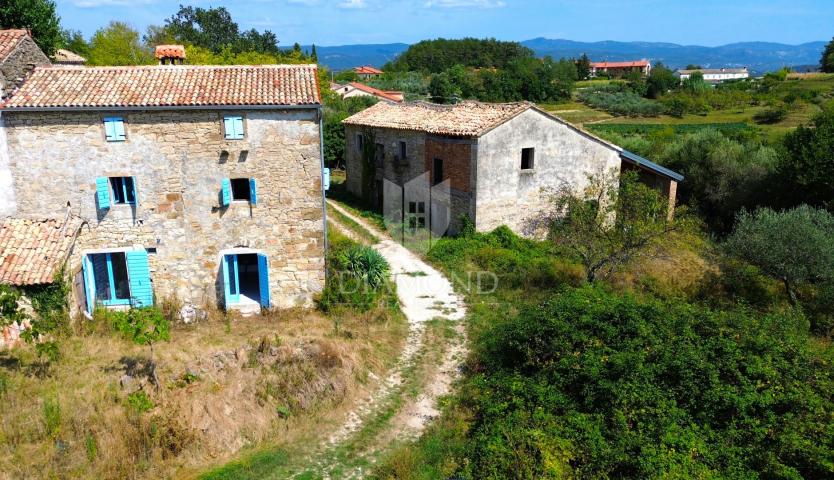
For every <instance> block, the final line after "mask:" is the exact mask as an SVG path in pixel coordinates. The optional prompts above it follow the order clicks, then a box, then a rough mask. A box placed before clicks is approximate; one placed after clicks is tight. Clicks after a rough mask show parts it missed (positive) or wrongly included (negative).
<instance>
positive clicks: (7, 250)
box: [0, 218, 81, 285]
mask: <svg viewBox="0 0 834 480" xmlns="http://www.w3.org/2000/svg"><path fill="white" fill-rule="evenodd" d="M80 226H81V221H80V220H77V219H72V220H70V221H69V222H67V224H66V225H65V224H64V223H63V222H62V221H60V220H28V219H22V218H6V219H5V220H3V221H2V225H0V283H10V284H12V285H39V284H44V283H52V281H53V280H54V277H55V273H56V272H57V271H58V270H59V269H60V267H61V266H62V265H63V263H64V262H65V261H66V259H67V255H69V252H70V248H71V247H72V242H73V240H74V239H75V236H76V235H77V234H78V230H79V228H80Z"/></svg>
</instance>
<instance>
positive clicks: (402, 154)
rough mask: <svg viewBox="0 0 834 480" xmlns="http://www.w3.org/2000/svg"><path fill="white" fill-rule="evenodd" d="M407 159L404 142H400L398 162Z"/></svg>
mask: <svg viewBox="0 0 834 480" xmlns="http://www.w3.org/2000/svg"><path fill="white" fill-rule="evenodd" d="M407 158H408V157H407V156H406V150H405V142H400V160H405V159H407Z"/></svg>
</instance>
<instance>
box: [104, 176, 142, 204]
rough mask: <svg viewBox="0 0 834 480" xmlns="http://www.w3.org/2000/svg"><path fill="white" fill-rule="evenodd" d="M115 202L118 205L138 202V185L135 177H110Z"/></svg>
mask: <svg viewBox="0 0 834 480" xmlns="http://www.w3.org/2000/svg"><path fill="white" fill-rule="evenodd" d="M110 189H111V190H112V192H113V203H114V204H116V205H119V204H121V205H134V204H136V185H135V184H134V181H133V177H110Z"/></svg>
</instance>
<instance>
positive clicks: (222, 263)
mask: <svg viewBox="0 0 834 480" xmlns="http://www.w3.org/2000/svg"><path fill="white" fill-rule="evenodd" d="M227 257H228V255H223V256H222V257H221V258H220V268H221V269H222V270H223V305H226V306H228V305H229V304H230V303H231V302H230V301H229V295H230V292H229V262H228V260H227V259H226V258H227Z"/></svg>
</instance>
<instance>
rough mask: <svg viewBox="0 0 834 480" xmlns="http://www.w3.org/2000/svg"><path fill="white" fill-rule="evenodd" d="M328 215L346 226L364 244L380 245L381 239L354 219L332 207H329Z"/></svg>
mask: <svg viewBox="0 0 834 480" xmlns="http://www.w3.org/2000/svg"><path fill="white" fill-rule="evenodd" d="M327 215H329V216H330V218H333V219H335V220H336V221H337V222H339V223H340V224H342V225H344V226H345V227H346V228H348V229H350V231H351V232H353V233H355V234H356V235H357V236H358V237H359V238H360V239H362V241H363V242H365V243H367V244H369V245H375V244H377V243H379V238H377V237H376V235H374V234H373V233H371V232H369V231H368V230H367V229H366V228H365V227H363V226H362V225H359V224H358V223H356V221H354V220H353V219H352V218H350V217H348V216H347V215H345V214H344V213H342V212H340V211H338V210H336V209H335V208H333V207H332V206H330V205H328V206H327Z"/></svg>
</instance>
